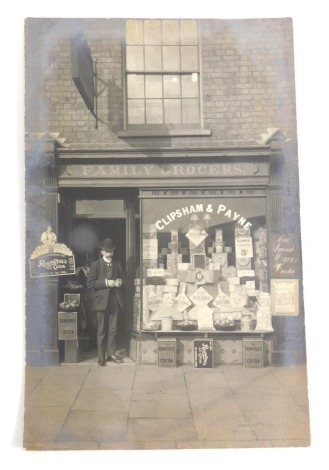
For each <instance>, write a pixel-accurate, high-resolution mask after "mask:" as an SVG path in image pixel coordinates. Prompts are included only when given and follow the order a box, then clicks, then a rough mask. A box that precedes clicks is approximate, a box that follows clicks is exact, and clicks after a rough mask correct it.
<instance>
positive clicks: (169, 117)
mask: <svg viewBox="0 0 329 470" xmlns="http://www.w3.org/2000/svg"><path fill="white" fill-rule="evenodd" d="M164 113H165V123H168V124H170V123H172V124H175V123H177V124H179V123H180V122H182V109H181V100H167V99H166V100H164Z"/></svg>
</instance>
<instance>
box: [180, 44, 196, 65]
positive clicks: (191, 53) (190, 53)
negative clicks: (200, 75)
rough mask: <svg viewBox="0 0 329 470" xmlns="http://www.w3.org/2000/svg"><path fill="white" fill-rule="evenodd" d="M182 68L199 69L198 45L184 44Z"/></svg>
mask: <svg viewBox="0 0 329 470" xmlns="http://www.w3.org/2000/svg"><path fill="white" fill-rule="evenodd" d="M181 55H182V58H181V63H182V70H198V69H199V67H198V63H199V61H198V48H197V47H196V46H182V48H181Z"/></svg>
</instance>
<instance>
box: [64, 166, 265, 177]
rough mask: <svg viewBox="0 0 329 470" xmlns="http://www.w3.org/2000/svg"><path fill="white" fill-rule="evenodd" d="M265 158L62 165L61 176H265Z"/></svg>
mask: <svg viewBox="0 0 329 470" xmlns="http://www.w3.org/2000/svg"><path fill="white" fill-rule="evenodd" d="M268 174H269V168H268V164H267V163H265V162H259V163H200V164H187V163H180V164H170V165H157V164H153V165H152V164H149V165H147V164H139V163H137V164H133V165H120V164H118V165H61V166H60V167H59V176H60V178H65V179H66V178H82V179H84V178H119V179H120V178H163V177H167V178H202V177H206V178H211V177H213V178H218V177H224V178H225V177H227V178H229V177H238V176H241V177H242V176H268Z"/></svg>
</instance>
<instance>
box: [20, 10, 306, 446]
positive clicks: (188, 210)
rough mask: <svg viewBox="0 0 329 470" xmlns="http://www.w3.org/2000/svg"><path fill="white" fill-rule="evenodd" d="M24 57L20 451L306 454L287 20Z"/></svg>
mask: <svg viewBox="0 0 329 470" xmlns="http://www.w3.org/2000/svg"><path fill="white" fill-rule="evenodd" d="M24 40H25V85H24V86H25V125H24V126H25V128H24V135H25V147H24V150H25V203H26V233H25V253H26V257H25V268H26V272H25V278H26V286H25V287H26V297H25V300H26V310H25V353H26V356H25V359H26V363H25V392H24V393H25V395H24V435H23V436H24V437H23V447H24V449H26V450H27V451H45V450H46V451H50V450H51V451H69V450H88V451H93V450H107V451H110V450H173V451H178V450H191V449H194V450H196V449H203V450H204V449H246V448H248V449H259V448H263V449H264V448H266V449H269V448H308V447H309V446H310V445H311V432H310V413H309V397H308V371H307V347H306V334H305V321H306V318H307V312H306V311H305V308H304V294H303V293H304V290H303V262H302V259H303V258H302V246H301V218H300V196H299V194H300V188H299V176H298V174H299V173H298V172H299V160H298V138H297V118H296V83H295V68H294V67H295V64H294V28H293V20H292V18H289V17H285V18H283V17H273V18H245V19H243V18H242V19H241V18H240V19H225V18H224V19H221V18H220V17H218V18H216V19H214V18H198V17H195V18H186V17H177V18H168V17H165V16H164V17H156V18H149V17H145V18H135V17H125V18H123V17H122V18H111V17H108V18H79V17H76V18H49V17H29V18H26V20H25V30H24Z"/></svg>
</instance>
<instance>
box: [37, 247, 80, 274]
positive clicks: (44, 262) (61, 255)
mask: <svg viewBox="0 0 329 470" xmlns="http://www.w3.org/2000/svg"><path fill="white" fill-rule="evenodd" d="M72 274H75V258H74V255H73V253H72V251H71V250H70V249H69V248H68V247H67V246H66V245H64V244H63V243H53V244H45V245H40V246H38V247H37V248H36V249H35V250H34V252H33V253H32V255H31V257H30V275H31V277H48V276H64V275H68V276H70V275H72Z"/></svg>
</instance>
